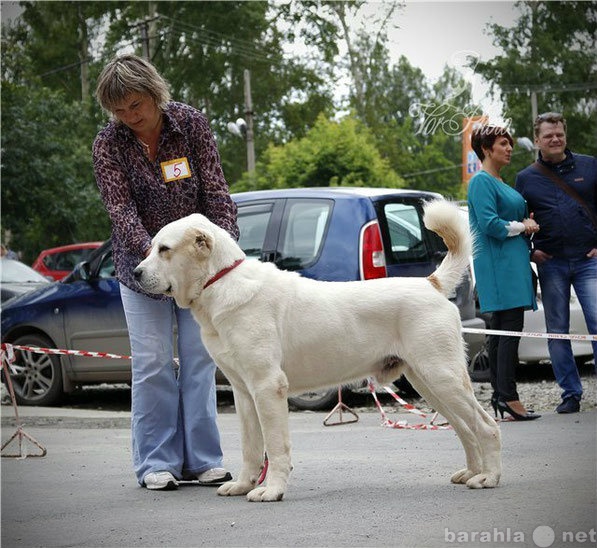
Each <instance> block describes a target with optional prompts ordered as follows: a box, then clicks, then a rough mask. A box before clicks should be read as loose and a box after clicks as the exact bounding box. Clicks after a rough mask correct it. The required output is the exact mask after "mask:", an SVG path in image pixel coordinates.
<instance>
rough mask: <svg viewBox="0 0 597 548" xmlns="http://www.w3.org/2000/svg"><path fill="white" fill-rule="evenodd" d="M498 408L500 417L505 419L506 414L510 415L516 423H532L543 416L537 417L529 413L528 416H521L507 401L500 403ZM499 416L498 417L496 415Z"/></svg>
mask: <svg viewBox="0 0 597 548" xmlns="http://www.w3.org/2000/svg"><path fill="white" fill-rule="evenodd" d="M497 407H498V409H499V411H500V415H501V417H502V419H503V418H504V412H506V413H509V414H510V416H511V417H512V418H513V419H514V420H515V421H532V420H535V419H538V418H539V417H540V416H541V415H536V414H535V413H528V412H527V414H526V415H521V414H519V413H517V412H516V411H514V410H513V409H512V408H511V407H510V406H509V405H508V404H507V403H506V402H505V401H498V402H497ZM496 416H497V415H496Z"/></svg>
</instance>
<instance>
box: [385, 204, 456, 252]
mask: <svg viewBox="0 0 597 548" xmlns="http://www.w3.org/2000/svg"><path fill="white" fill-rule="evenodd" d="M383 221H384V222H382V226H383V227H384V228H385V236H386V238H385V239H386V241H389V249H387V250H386V254H387V255H389V259H390V262H391V263H405V262H417V261H426V260H428V259H429V258H430V257H431V256H432V255H433V254H434V253H435V252H436V251H445V246H444V245H443V242H442V241H441V239H439V238H438V237H437V236H436V235H435V234H434V233H432V232H429V231H428V230H427V229H426V228H425V226H424V224H423V210H422V204H418V203H417V204H415V203H402V202H399V203H386V204H384V206H383Z"/></svg>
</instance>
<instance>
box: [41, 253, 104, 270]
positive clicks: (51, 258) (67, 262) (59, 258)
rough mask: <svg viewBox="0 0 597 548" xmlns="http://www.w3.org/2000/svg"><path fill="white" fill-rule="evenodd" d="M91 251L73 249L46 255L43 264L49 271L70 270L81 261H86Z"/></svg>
mask: <svg viewBox="0 0 597 548" xmlns="http://www.w3.org/2000/svg"><path fill="white" fill-rule="evenodd" d="M92 251H94V250H93V249H73V250H71V251H59V252H57V253H51V254H50V255H46V257H44V259H43V263H44V265H45V266H46V268H48V269H49V270H72V269H73V268H75V266H76V265H77V264H79V263H80V262H81V261H86V260H87V259H88V258H89V256H90V255H91V253H92Z"/></svg>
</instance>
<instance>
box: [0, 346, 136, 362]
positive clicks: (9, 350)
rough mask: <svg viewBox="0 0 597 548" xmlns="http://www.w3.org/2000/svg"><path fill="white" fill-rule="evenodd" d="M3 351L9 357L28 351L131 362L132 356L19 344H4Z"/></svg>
mask: <svg viewBox="0 0 597 548" xmlns="http://www.w3.org/2000/svg"><path fill="white" fill-rule="evenodd" d="M2 350H5V351H6V352H7V353H8V354H9V355H10V354H11V353H12V352H13V350H26V351H28V352H33V353H34V354H54V355H69V356H85V357H87V358H111V359H113V360H130V359H131V357H130V356H120V355H118V354H110V353H109V352H89V351H87V350H62V349H59V348H43V347H41V346H23V345H19V344H9V343H2Z"/></svg>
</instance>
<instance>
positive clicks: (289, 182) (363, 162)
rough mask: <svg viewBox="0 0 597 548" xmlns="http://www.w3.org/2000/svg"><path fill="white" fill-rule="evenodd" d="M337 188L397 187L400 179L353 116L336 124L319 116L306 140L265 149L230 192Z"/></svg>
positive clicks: (400, 184) (365, 129)
mask: <svg viewBox="0 0 597 548" xmlns="http://www.w3.org/2000/svg"><path fill="white" fill-rule="evenodd" d="M339 185H344V186H373V187H400V186H402V180H401V179H400V178H399V177H398V176H397V175H396V173H395V172H394V171H393V170H392V169H391V168H390V166H389V162H388V161H387V160H385V159H383V158H382V157H381V155H380V154H379V151H378V150H377V147H376V146H375V140H374V139H373V137H372V135H371V133H370V131H369V130H368V129H367V128H366V126H365V125H364V124H362V123H361V122H360V121H358V120H357V119H356V118H355V117H353V116H348V117H346V118H344V119H343V120H341V121H339V122H336V121H333V120H329V119H327V118H325V117H324V116H323V115H321V116H320V117H319V118H318V120H317V122H316V124H315V126H314V127H313V128H312V129H311V130H310V131H309V132H308V133H307V135H306V136H305V137H303V138H301V139H295V140H293V141H291V142H289V143H287V144H285V145H281V146H275V145H270V146H269V148H268V149H267V151H266V153H265V155H264V159H263V160H262V161H261V162H259V163H258V165H257V169H256V173H255V174H254V175H253V176H251V175H249V174H245V176H244V177H243V179H242V180H241V181H239V182H238V183H237V184H235V185H233V187H232V190H233V191H235V192H240V191H243V190H256V189H267V188H297V187H313V186H339Z"/></svg>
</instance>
